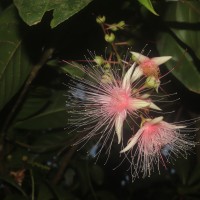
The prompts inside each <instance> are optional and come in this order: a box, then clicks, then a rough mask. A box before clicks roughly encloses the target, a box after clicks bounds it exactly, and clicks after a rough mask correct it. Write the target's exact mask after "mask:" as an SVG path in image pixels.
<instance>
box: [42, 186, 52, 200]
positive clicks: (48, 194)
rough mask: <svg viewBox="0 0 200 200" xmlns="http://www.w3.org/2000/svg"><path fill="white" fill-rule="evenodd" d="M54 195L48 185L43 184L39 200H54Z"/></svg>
mask: <svg viewBox="0 0 200 200" xmlns="http://www.w3.org/2000/svg"><path fill="white" fill-rule="evenodd" d="M53 197H54V195H53V194H52V191H51V190H50V188H49V187H48V186H47V184H45V183H42V184H40V185H39V194H38V200H44V199H47V200H48V199H49V200H50V199H53Z"/></svg>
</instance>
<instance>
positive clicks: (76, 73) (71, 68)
mask: <svg viewBox="0 0 200 200" xmlns="http://www.w3.org/2000/svg"><path fill="white" fill-rule="evenodd" d="M47 65H49V66H50V67H52V68H54V69H55V70H57V71H59V72H61V73H64V74H69V75H71V76H72V77H76V78H82V77H83V76H84V75H85V73H84V70H83V67H82V66H81V65H80V64H79V63H77V62H72V63H69V64H68V63H65V64H64V65H61V64H60V63H59V62H58V61H57V60H50V61H49V62H48V63H47Z"/></svg>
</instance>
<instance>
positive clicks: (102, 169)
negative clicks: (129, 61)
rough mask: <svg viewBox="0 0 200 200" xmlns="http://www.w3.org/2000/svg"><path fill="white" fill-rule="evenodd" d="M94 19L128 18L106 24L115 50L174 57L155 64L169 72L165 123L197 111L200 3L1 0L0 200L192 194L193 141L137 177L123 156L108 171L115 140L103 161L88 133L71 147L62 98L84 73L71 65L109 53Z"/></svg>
mask: <svg viewBox="0 0 200 200" xmlns="http://www.w3.org/2000/svg"><path fill="white" fill-rule="evenodd" d="M98 16H101V17H102V16H105V17H106V23H108V24H110V25H112V24H116V23H119V22H121V21H124V22H125V26H123V28H119V29H118V30H110V33H114V35H115V43H123V44H124V45H120V46H117V48H118V49H117V50H118V53H119V54H120V55H127V54H128V53H127V52H129V51H130V50H132V51H136V52H141V51H142V50H143V49H144V47H145V53H144V54H146V55H148V56H149V57H157V56H165V55H166V56H172V59H171V60H170V61H169V62H167V63H166V64H164V65H162V66H161V67H160V70H161V72H162V74H167V73H168V71H169V70H171V69H173V70H172V72H171V73H169V74H167V76H166V77H164V78H163V82H167V81H168V80H170V82H169V83H168V84H165V85H163V86H162V90H163V91H164V93H165V94H173V93H177V94H176V95H175V97H173V98H171V97H170V98H169V101H168V102H166V104H164V106H163V107H164V108H163V112H170V111H174V112H172V113H171V114H167V115H166V118H167V119H168V121H169V122H175V121H176V122H178V121H183V120H188V119H193V118H198V117H199V116H200V1H199V0H188V1H187V0H42V1H41V0H26V1H23V0H13V1H11V0H0V200H16V199H19V200H79V199H80V200H93V199H94V200H107V199H108V200H132V199H133V200H138V199H144V200H150V199H153V200H199V199H200V147H199V145H196V147H195V148H194V149H193V151H192V152H188V156H187V158H186V159H185V158H183V157H181V156H180V157H179V158H175V159H173V160H172V162H170V163H167V169H165V168H164V167H163V166H161V167H160V173H159V172H158V171H157V170H155V172H152V175H151V176H150V177H146V178H136V179H135V180H134V182H132V179H131V174H130V171H128V170H127V169H128V168H129V165H130V163H128V162H127V161H125V162H123V163H122V164H121V166H119V167H118V168H117V169H115V170H113V169H114V168H115V167H116V166H118V165H119V164H120V162H121V158H120V156H119V151H120V149H119V148H120V146H118V145H113V147H112V150H111V154H110V157H109V159H108V162H107V163H106V164H105V160H106V159H107V158H106V156H105V151H106V149H103V150H102V153H101V155H100V157H99V158H98V160H97V159H96V158H95V156H94V155H95V152H96V151H97V149H96V146H95V144H96V141H95V139H94V140H93V139H91V140H90V141H89V142H88V143H87V144H86V145H84V147H83V148H81V146H82V145H81V144H80V145H73V144H74V143H75V142H76V141H77V139H79V138H80V137H81V134H80V133H79V132H76V131H70V134H69V129H68V126H69V125H68V123H69V119H70V113H69V112H68V108H67V106H66V104H67V102H68V99H67V97H66V96H67V95H66V94H67V90H69V87H68V83H69V82H70V81H71V79H72V78H73V77H77V76H78V77H79V76H81V77H84V76H85V75H84V74H83V73H82V72H81V71H80V70H77V68H75V67H73V65H69V64H68V62H77V63H79V64H83V65H84V64H87V63H85V62H82V61H83V60H85V57H87V58H88V57H90V51H91V52H94V53H93V54H94V55H99V56H101V55H103V56H104V55H105V54H107V57H109V54H110V51H112V50H111V48H110V46H111V45H112V42H107V41H105V39H104V32H103V30H102V28H101V25H100V24H99V23H97V21H96V19H97V18H98ZM129 49H130V50H129ZM128 56H130V55H128ZM91 59H92V58H91ZM64 61H67V63H66V62H64ZM78 61H81V62H78ZM179 98H180V99H179ZM172 99H177V100H176V101H171V102H170V100H172ZM198 127H200V121H199V120H197V121H196V123H194V124H193V128H198ZM191 134H192V135H193V136H194V140H195V141H200V135H199V134H200V132H199V131H196V132H195V133H191ZM115 143H117V142H115ZM97 148H98V147H97Z"/></svg>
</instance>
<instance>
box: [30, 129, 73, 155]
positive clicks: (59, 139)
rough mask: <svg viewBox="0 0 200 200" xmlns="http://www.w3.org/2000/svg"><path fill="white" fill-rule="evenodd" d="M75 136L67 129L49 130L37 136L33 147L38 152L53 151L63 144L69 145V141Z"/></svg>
mask: <svg viewBox="0 0 200 200" xmlns="http://www.w3.org/2000/svg"><path fill="white" fill-rule="evenodd" d="M73 136H74V135H73V134H71V135H69V134H68V133H66V132H65V131H56V132H52V133H51V132H50V133H48V132H47V133H44V134H41V135H40V136H37V138H36V140H35V142H34V143H33V144H32V147H31V149H32V150H34V151H38V152H47V151H51V150H54V149H56V148H58V147H61V146H67V141H68V140H69V139H71V138H72V137H73Z"/></svg>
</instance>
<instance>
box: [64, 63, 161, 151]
mask: <svg viewBox="0 0 200 200" xmlns="http://www.w3.org/2000/svg"><path fill="white" fill-rule="evenodd" d="M126 68H127V66H126ZM84 70H85V72H86V74H87V75H88V76H89V78H90V79H82V80H81V81H80V80H79V82H80V83H79V85H80V86H79V88H78V89H77V82H76V81H75V84H71V86H70V87H71V90H70V94H69V99H70V98H71V100H70V102H69V103H67V105H68V108H70V109H72V113H73V114H75V115H74V119H73V121H72V123H73V125H75V126H76V127H77V129H78V130H79V131H80V130H81V132H83V130H84V132H85V133H86V135H85V136H83V137H82V138H81V139H79V140H78V142H77V143H76V144H79V143H81V142H83V141H84V142H87V141H88V140H89V139H90V138H91V137H93V136H97V135H98V134H99V135H100V137H99V140H98V142H97V143H100V142H101V144H102V148H103V146H105V144H106V143H107V141H108V139H109V138H110V137H111V143H110V146H109V148H111V145H112V142H113V139H114V136H115V135H116V136H117V139H118V144H119V143H121V142H122V139H123V124H124V122H125V120H126V119H127V117H128V116H129V117H130V119H132V120H133V121H134V120H135V118H136V117H138V116H139V115H140V114H141V113H143V110H144V109H145V111H147V110H149V109H156V110H160V108H159V107H157V106H156V105H155V104H154V103H153V102H152V100H151V99H150V98H149V95H146V96H145V93H144V92H143V90H144V89H145V88H143V85H141V84H138V83H137V81H136V80H134V81H132V80H133V79H135V78H134V76H135V73H134V70H135V63H134V64H133V65H132V66H131V67H129V69H128V70H127V71H126V73H125V75H120V73H119V72H118V71H117V70H114V69H110V70H109V72H108V71H106V73H105V71H104V69H103V68H102V67H96V66H94V67H89V68H86V67H85V68H84ZM77 90H78V92H77ZM77 93H78V94H77ZM80 94H82V96H81V98H80V97H79V96H80ZM77 97H78V98H77ZM113 130H114V131H113ZM113 133H115V134H114V135H113ZM112 135H113V136H112Z"/></svg>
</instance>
